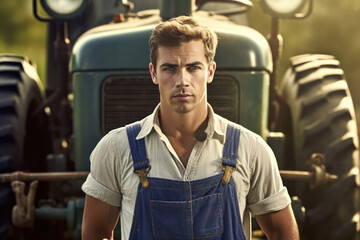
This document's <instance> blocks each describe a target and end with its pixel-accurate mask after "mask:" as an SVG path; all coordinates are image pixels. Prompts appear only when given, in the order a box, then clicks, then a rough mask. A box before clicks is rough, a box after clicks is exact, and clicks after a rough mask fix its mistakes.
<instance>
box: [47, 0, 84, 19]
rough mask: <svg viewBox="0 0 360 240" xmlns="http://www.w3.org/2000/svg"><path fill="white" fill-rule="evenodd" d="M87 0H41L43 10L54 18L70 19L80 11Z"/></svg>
mask: <svg viewBox="0 0 360 240" xmlns="http://www.w3.org/2000/svg"><path fill="white" fill-rule="evenodd" d="M87 1H88V0H41V4H42V6H43V8H44V9H45V11H46V12H47V13H48V14H49V15H50V16H52V17H54V18H60V19H70V18H73V17H75V16H77V15H79V14H80V13H81V11H82V10H83V9H84V7H85V5H86V3H87Z"/></svg>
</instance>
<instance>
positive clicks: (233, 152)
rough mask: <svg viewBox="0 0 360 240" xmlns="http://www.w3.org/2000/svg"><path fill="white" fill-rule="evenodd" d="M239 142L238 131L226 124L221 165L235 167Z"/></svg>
mask: <svg viewBox="0 0 360 240" xmlns="http://www.w3.org/2000/svg"><path fill="white" fill-rule="evenodd" d="M239 141H240V129H238V128H235V127H234V126H232V125H231V124H228V126H227V129H226V139H225V144H224V149H223V162H222V164H224V165H228V166H232V167H235V166H236V160H237V158H238V149H239Z"/></svg>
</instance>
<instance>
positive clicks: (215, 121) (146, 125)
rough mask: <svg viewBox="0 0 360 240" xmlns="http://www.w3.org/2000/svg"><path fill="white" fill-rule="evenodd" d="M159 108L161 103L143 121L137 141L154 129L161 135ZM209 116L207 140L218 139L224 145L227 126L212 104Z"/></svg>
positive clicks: (209, 107)
mask: <svg viewBox="0 0 360 240" xmlns="http://www.w3.org/2000/svg"><path fill="white" fill-rule="evenodd" d="M159 108H160V103H159V104H158V105H157V106H156V108H155V109H154V111H153V113H152V114H150V115H149V116H148V117H146V118H145V119H144V120H143V121H142V124H141V130H140V132H139V134H138V135H137V137H136V139H141V138H144V137H146V136H147V135H149V134H150V132H151V131H152V129H153V128H154V129H155V130H156V131H157V132H159V133H161V128H160V121H159ZM208 114H209V120H208V125H207V127H206V129H205V132H206V133H207V138H216V139H218V140H219V141H220V142H221V143H222V144H224V142H225V129H226V126H224V121H223V120H222V117H220V116H219V115H217V114H215V113H214V110H213V108H212V107H211V105H210V104H208ZM226 122H227V121H226ZM161 135H162V134H161Z"/></svg>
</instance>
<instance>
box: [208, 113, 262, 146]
mask: <svg viewBox="0 0 360 240" xmlns="http://www.w3.org/2000/svg"><path fill="white" fill-rule="evenodd" d="M214 119H215V126H216V127H215V128H217V129H219V130H220V131H222V132H223V133H224V134H226V130H227V127H228V125H231V126H232V127H233V128H235V129H239V130H240V144H255V145H258V144H260V145H267V144H266V142H265V141H264V139H263V138H262V137H261V136H260V135H258V134H257V133H255V132H253V131H251V130H249V129H248V128H246V127H244V126H242V125H240V124H238V123H235V122H232V121H230V120H228V119H226V118H223V117H221V116H219V115H217V114H214Z"/></svg>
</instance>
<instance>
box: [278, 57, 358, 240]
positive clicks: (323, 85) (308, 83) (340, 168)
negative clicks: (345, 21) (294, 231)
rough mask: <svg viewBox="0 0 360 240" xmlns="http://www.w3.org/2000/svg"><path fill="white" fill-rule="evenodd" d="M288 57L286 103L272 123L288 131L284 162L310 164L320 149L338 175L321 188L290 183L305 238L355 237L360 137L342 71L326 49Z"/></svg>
mask: <svg viewBox="0 0 360 240" xmlns="http://www.w3.org/2000/svg"><path fill="white" fill-rule="evenodd" d="M290 63H291V67H290V68H289V69H288V70H287V72H286V73H285V75H284V78H283V80H282V82H281V84H280V88H279V95H280V96H281V97H282V99H283V100H284V102H285V105H287V106H284V107H283V108H282V109H283V110H282V111H280V112H281V113H280V117H279V118H280V119H281V120H280V121H279V122H278V125H277V129H276V130H277V131H284V133H285V135H286V136H287V137H288V139H287V140H286V144H287V147H286V150H287V154H286V158H287V159H288V161H289V162H290V164H289V163H288V165H287V167H289V168H290V169H293V170H309V169H308V162H309V160H310V157H311V155H312V153H321V154H323V155H324V156H325V167H326V170H327V172H328V173H330V174H334V175H337V176H338V177H339V180H337V181H336V182H333V183H328V184H327V185H326V186H325V187H322V188H320V189H313V188H310V187H309V185H308V184H306V183H304V182H295V183H293V185H290V188H289V191H290V194H291V195H297V196H299V197H300V199H301V200H302V202H303V205H304V206H305V209H306V219H305V224H304V226H303V229H302V230H303V231H302V232H303V238H304V239H308V240H311V239H317V240H322V239H326V240H329V239H334V240H335V239H339V240H340V239H341V240H347V239H349V240H350V239H351V240H353V239H359V233H358V231H359V230H357V229H358V224H359V215H358V213H359V210H360V209H359V205H360V198H359V196H360V195H359V194H360V191H359V149H358V148H359V147H358V144H359V140H358V131H357V123H356V119H355V113H354V105H353V101H352V98H351V96H350V92H349V89H348V85H347V82H346V80H345V79H344V72H343V70H342V69H340V68H339V61H338V60H336V59H335V58H334V57H333V56H330V55H310V54H308V55H300V56H296V57H293V58H291V59H290Z"/></svg>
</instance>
